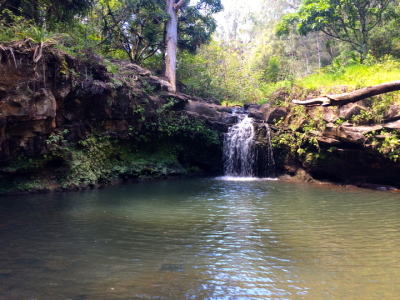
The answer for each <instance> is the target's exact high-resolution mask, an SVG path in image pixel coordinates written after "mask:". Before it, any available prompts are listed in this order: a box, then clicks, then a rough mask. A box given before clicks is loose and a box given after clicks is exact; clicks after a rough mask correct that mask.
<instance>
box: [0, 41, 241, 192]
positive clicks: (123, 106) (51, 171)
mask: <svg viewBox="0 0 400 300" xmlns="http://www.w3.org/2000/svg"><path fill="white" fill-rule="evenodd" d="M33 55H34V53H33V49H30V48H29V47H15V46H11V45H1V46H0V181H1V184H0V189H1V190H2V191H3V192H9V191H13V190H14V191H23V190H54V189H62V188H67V189H70V188H85V187H88V186H95V185H98V184H101V183H108V182H112V181H115V180H116V181H119V180H129V179H137V178H158V177H161V178H166V177H171V176H183V175H185V176H186V175H188V174H191V173H198V172H214V173H215V172H217V173H218V172H220V171H221V161H222V160H221V140H220V136H219V133H221V132H224V131H226V130H227V126H228V124H229V122H234V120H230V118H231V117H230V112H231V109H230V108H227V107H223V106H220V105H218V102H217V103H214V102H215V101H205V100H203V99H199V98H196V97H191V96H188V95H184V94H179V93H177V94H174V93H170V92H169V91H170V89H171V87H170V85H169V84H168V82H166V81H164V80H163V79H162V78H159V77H155V76H153V75H152V74H151V73H150V72H149V71H148V70H145V69H142V68H141V67H139V66H137V65H135V64H132V63H130V62H126V61H107V60H103V59H102V58H101V57H99V56H97V55H95V54H93V53H90V52H88V53H84V55H82V54H81V55H80V56H81V57H80V59H78V58H76V57H73V56H71V55H69V54H67V53H65V52H62V51H60V50H57V49H56V48H47V49H45V51H44V52H43V56H42V58H41V59H40V60H39V61H38V62H37V63H35V62H34V60H33Z"/></svg>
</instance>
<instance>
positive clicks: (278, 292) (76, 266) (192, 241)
mask: <svg viewBox="0 0 400 300" xmlns="http://www.w3.org/2000/svg"><path fill="white" fill-rule="evenodd" d="M0 299H5V300H13V299H17V300H33V299H37V300H42V299H44V300H47V299H49V300H58V299H73V300H87V299H171V300H181V299H227V300H228V299H229V300H230V299H233V300H237V299H247V300H248V299H357V300H359V299H363V300H366V299H373V300H377V299H400V194H399V193H395V192H383V191H370V190H362V189H356V188H347V189H346V188H343V187H333V186H322V185H321V186H320V185H309V184H302V183H293V182H282V181H271V180H249V181H246V180H243V181H236V180H223V179H221V178H217V179H215V178H213V179H185V180H176V181H158V182H144V183H139V184H133V185H129V186H119V187H112V188H107V189H103V190H93V191H87V192H75V193H54V194H46V195H30V196H13V197H2V198H0Z"/></svg>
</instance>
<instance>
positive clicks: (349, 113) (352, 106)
mask: <svg viewBox="0 0 400 300" xmlns="http://www.w3.org/2000/svg"><path fill="white" fill-rule="evenodd" d="M362 110H366V109H365V107H363V106H360V105H358V104H357V103H349V104H346V105H343V106H341V107H340V108H339V117H341V118H343V119H344V120H347V121H348V120H350V119H351V118H352V117H353V116H357V115H359V114H360V113H361V111H362Z"/></svg>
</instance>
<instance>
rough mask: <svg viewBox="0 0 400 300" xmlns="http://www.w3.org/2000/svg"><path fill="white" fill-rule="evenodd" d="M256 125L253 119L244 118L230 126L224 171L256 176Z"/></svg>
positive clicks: (226, 173) (236, 174)
mask: <svg viewBox="0 0 400 300" xmlns="http://www.w3.org/2000/svg"><path fill="white" fill-rule="evenodd" d="M254 137H255V135H254V126H253V119H252V118H249V117H248V116H245V117H244V118H243V120H242V121H241V122H240V123H238V124H236V125H234V126H232V127H231V128H229V131H228V133H227V134H226V135H225V140H224V149H223V150H224V171H225V175H227V176H234V177H253V176H254V167H253V165H254V156H255V152H254V147H253V145H254Z"/></svg>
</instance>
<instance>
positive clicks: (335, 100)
mask: <svg viewBox="0 0 400 300" xmlns="http://www.w3.org/2000/svg"><path fill="white" fill-rule="evenodd" d="M399 90H400V80H396V81H391V82H386V83H382V84H378V85H373V86H369V87H366V88H362V89H359V90H355V91H353V92H350V93H344V94H337V95H325V96H322V97H319V98H315V99H310V100H296V99H293V100H292V102H293V103H295V104H298V105H306V106H319V105H321V106H339V105H344V104H347V103H352V102H357V101H360V100H363V99H366V98H369V97H372V96H376V95H380V94H385V93H389V92H394V91H399Z"/></svg>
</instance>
